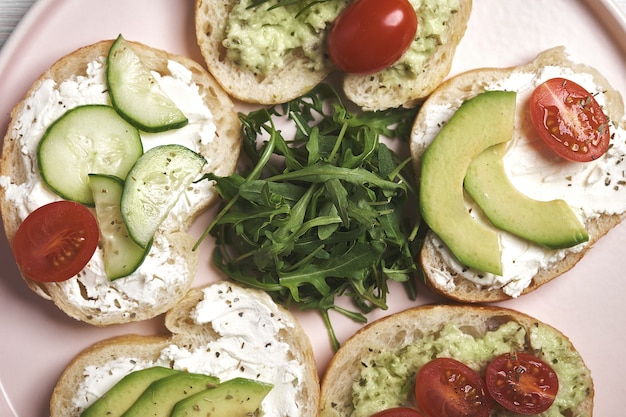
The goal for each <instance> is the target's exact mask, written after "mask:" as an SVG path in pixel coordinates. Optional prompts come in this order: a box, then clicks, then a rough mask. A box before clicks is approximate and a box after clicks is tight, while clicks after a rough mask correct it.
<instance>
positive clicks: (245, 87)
mask: <svg viewBox="0 0 626 417" xmlns="http://www.w3.org/2000/svg"><path fill="white" fill-rule="evenodd" d="M233 4H234V0H229V1H223V0H197V1H196V14H195V23H196V37H197V41H198V45H199V47H200V51H201V53H202V56H203V57H204V60H205V62H206V64H207V67H208V69H209V71H210V72H211V73H212V74H213V75H214V76H215V78H216V79H217V80H218V81H219V82H220V83H221V84H222V86H223V87H224V89H225V90H226V91H228V92H229V94H231V95H232V96H233V97H235V98H237V99H239V100H242V101H245V102H251V103H260V104H279V103H284V102H286V101H289V100H291V99H294V98H296V97H299V96H301V95H303V94H305V93H306V92H308V91H310V90H311V89H312V88H313V87H314V86H315V85H317V84H318V83H320V82H321V81H322V80H323V79H324V78H325V77H326V76H327V75H328V74H330V73H331V72H332V71H333V70H334V66H333V65H332V63H331V62H330V60H329V58H327V57H326V55H327V53H326V51H325V50H324V51H320V54H324V56H325V58H324V65H323V66H322V68H321V69H319V70H312V69H311V68H310V65H309V62H308V58H306V57H305V56H303V55H302V54H301V53H300V52H299V51H295V52H293V53H291V54H290V55H289V56H287V57H285V65H284V66H283V67H282V68H279V69H276V70H273V71H271V72H270V73H268V74H266V75H259V74H254V73H253V72H252V71H248V70H245V69H242V67H241V66H239V65H237V64H236V63H234V62H232V61H231V60H229V59H228V58H226V57H225V52H224V47H223V46H222V44H221V42H222V40H223V39H224V33H225V27H226V22H227V19H228V14H229V13H230V10H231V8H232V6H233ZM471 9H472V0H460V1H459V9H458V10H457V11H456V12H455V13H453V15H452V17H451V18H450V20H449V22H448V25H447V28H448V37H447V39H446V41H445V43H442V44H441V45H440V46H439V47H438V49H437V50H436V52H435V53H434V54H433V55H432V56H431V57H430V58H429V59H428V60H427V62H426V64H425V65H424V69H423V71H422V72H421V73H420V74H416V75H415V76H413V77H412V78H408V79H402V83H401V85H397V84H394V85H391V84H390V83H389V81H387V80H386V77H385V75H386V74H387V72H386V71H385V70H383V71H380V72H378V73H375V74H368V75H346V74H340V75H339V78H342V80H341V81H339V83H341V84H342V87H343V90H344V92H345V94H346V96H347V97H348V98H349V99H350V100H352V101H353V102H354V103H356V104H357V105H359V106H361V107H362V108H363V109H364V110H383V109H387V108H393V107H400V106H404V107H414V106H416V105H417V104H418V103H419V102H420V101H423V100H424V98H426V97H427V96H428V95H429V94H430V92H432V91H433V90H434V89H435V88H436V87H437V86H438V85H439V83H440V82H441V81H442V80H443V79H444V78H445V77H446V76H447V75H448V73H449V71H450V67H451V65H452V59H453V57H454V54H455V51H456V47H457V46H458V44H459V42H460V40H461V39H462V37H463V35H464V34H465V30H466V28H467V22H468V20H469V17H470V14H471ZM328 26H329V27H327V28H326V30H325V31H324V32H322V34H321V36H322V37H325V36H326V34H327V32H328V30H329V29H330V25H328Z"/></svg>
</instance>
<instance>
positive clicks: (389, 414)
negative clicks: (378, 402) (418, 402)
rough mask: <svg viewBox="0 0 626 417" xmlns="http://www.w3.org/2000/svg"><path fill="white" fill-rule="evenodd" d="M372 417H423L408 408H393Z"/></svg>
mask: <svg viewBox="0 0 626 417" xmlns="http://www.w3.org/2000/svg"><path fill="white" fill-rule="evenodd" d="M372 417H423V416H422V414H421V413H420V412H419V411H417V410H414V409H412V408H408V407H395V408H390V409H388V410H383V411H379V412H378V413H376V414H374V415H372Z"/></svg>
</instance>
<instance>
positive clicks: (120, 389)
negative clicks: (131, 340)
mask: <svg viewBox="0 0 626 417" xmlns="http://www.w3.org/2000/svg"><path fill="white" fill-rule="evenodd" d="M177 373H180V371H176V370H174V369H170V368H165V367H162V366H154V367H151V368H146V369H141V370H139V371H134V372H131V373H130V374H128V375H126V376H125V377H124V378H122V379H120V380H119V382H118V383H117V384H115V385H113V386H112V387H111V389H109V390H108V391H107V392H106V393H105V394H104V395H103V396H102V397H100V398H98V399H97V400H96V401H95V402H94V403H93V404H91V405H90V406H89V407H87V408H86V409H85V410H84V411H83V412H82V414H81V415H80V416H81V417H99V416H106V417H119V416H121V415H122V414H123V413H124V412H125V411H126V410H128V409H129V408H130V406H131V405H132V404H133V403H134V402H135V401H136V400H137V398H139V396H140V395H141V394H142V393H143V392H144V391H145V390H146V388H148V386H150V384H151V383H153V382H154V381H157V380H159V379H162V378H165V377H168V376H171V375H175V374H177Z"/></svg>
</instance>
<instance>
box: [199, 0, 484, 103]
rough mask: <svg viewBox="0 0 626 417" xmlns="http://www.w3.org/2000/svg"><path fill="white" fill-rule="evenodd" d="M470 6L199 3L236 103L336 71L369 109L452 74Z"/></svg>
mask: <svg viewBox="0 0 626 417" xmlns="http://www.w3.org/2000/svg"><path fill="white" fill-rule="evenodd" d="M471 8H472V1H471V0H445V1H440V0H424V1H415V0H386V1H384V2H383V1H378V0H354V1H349V0H341V1H310V0H298V1H285V0H244V1H217V0H198V1H197V2H196V15H195V16H196V22H195V24H196V37H197V41H198V45H199V47H200V51H201V53H202V56H203V57H204V60H205V61H206V64H207V67H208V68H209V70H210V71H211V73H212V74H213V76H215V78H216V79H217V80H218V81H219V82H220V84H221V85H222V86H223V87H224V89H225V90H226V91H228V92H229V94H231V95H232V96H233V97H236V98H237V99H240V100H243V101H246V102H253V103H261V104H279V103H283V102H287V101H289V100H291V99H294V98H296V97H299V96H301V95H303V94H305V93H307V92H309V91H310V90H311V89H312V88H313V87H314V86H316V85H317V84H319V83H320V82H321V81H322V80H323V79H324V78H326V76H328V75H329V74H330V73H332V72H335V73H336V74H338V75H337V77H338V78H339V79H341V81H340V82H341V84H342V86H343V92H344V93H345V95H346V96H347V97H348V98H349V99H350V100H352V101H353V102H354V103H356V104H357V105H358V106H360V107H361V108H363V109H366V110H382V109H388V108H395V107H400V106H404V107H414V106H416V105H417V103H419V102H420V101H422V100H423V99H424V98H425V97H427V96H428V94H429V93H430V92H431V91H433V90H434V89H435V88H436V87H437V85H439V83H441V81H443V79H444V78H445V77H446V76H447V75H448V72H449V71H450V67H451V64H452V59H453V57H454V53H455V51H456V47H457V45H458V44H459V42H460V40H461V38H462V37H463V35H464V34H465V29H466V27H467V22H468V20H469V16H470V12H471Z"/></svg>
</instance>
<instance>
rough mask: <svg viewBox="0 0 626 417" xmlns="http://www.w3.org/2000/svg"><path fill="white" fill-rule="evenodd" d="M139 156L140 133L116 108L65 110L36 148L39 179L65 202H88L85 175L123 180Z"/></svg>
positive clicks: (89, 201)
mask: <svg viewBox="0 0 626 417" xmlns="http://www.w3.org/2000/svg"><path fill="white" fill-rule="evenodd" d="M142 154H143V145H142V143H141V138H140V137H139V131H138V130H137V129H136V128H135V127H133V126H131V125H130V124H129V123H127V122H126V121H125V120H124V119H122V118H121V117H120V116H119V115H118V114H117V112H116V111H115V109H114V108H112V107H111V106H105V105H85V106H79V107H75V108H73V109H71V110H68V111H67V112H66V113H65V114H63V115H62V116H61V117H60V118H59V119H57V120H56V121H55V122H54V123H53V124H52V125H51V126H50V127H49V128H48V130H47V131H46V132H45V133H44V135H43V137H42V139H41V141H40V142H39V146H38V149H37V163H38V164H39V170H40V172H41V176H42V179H43V181H44V182H45V183H46V184H47V185H48V187H50V189H52V190H53V191H54V192H56V193H57V194H59V195H60V196H61V197H63V198H65V199H67V200H74V201H77V202H79V203H82V204H85V205H89V206H92V205H93V195H92V193H91V187H90V186H89V177H88V175H89V174H90V173H92V172H98V173H102V174H107V175H115V176H116V177H119V178H122V179H123V178H126V174H127V173H128V171H129V170H130V169H131V167H132V166H133V165H134V163H135V161H137V159H138V158H139V157H140V156H141V155H142Z"/></svg>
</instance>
